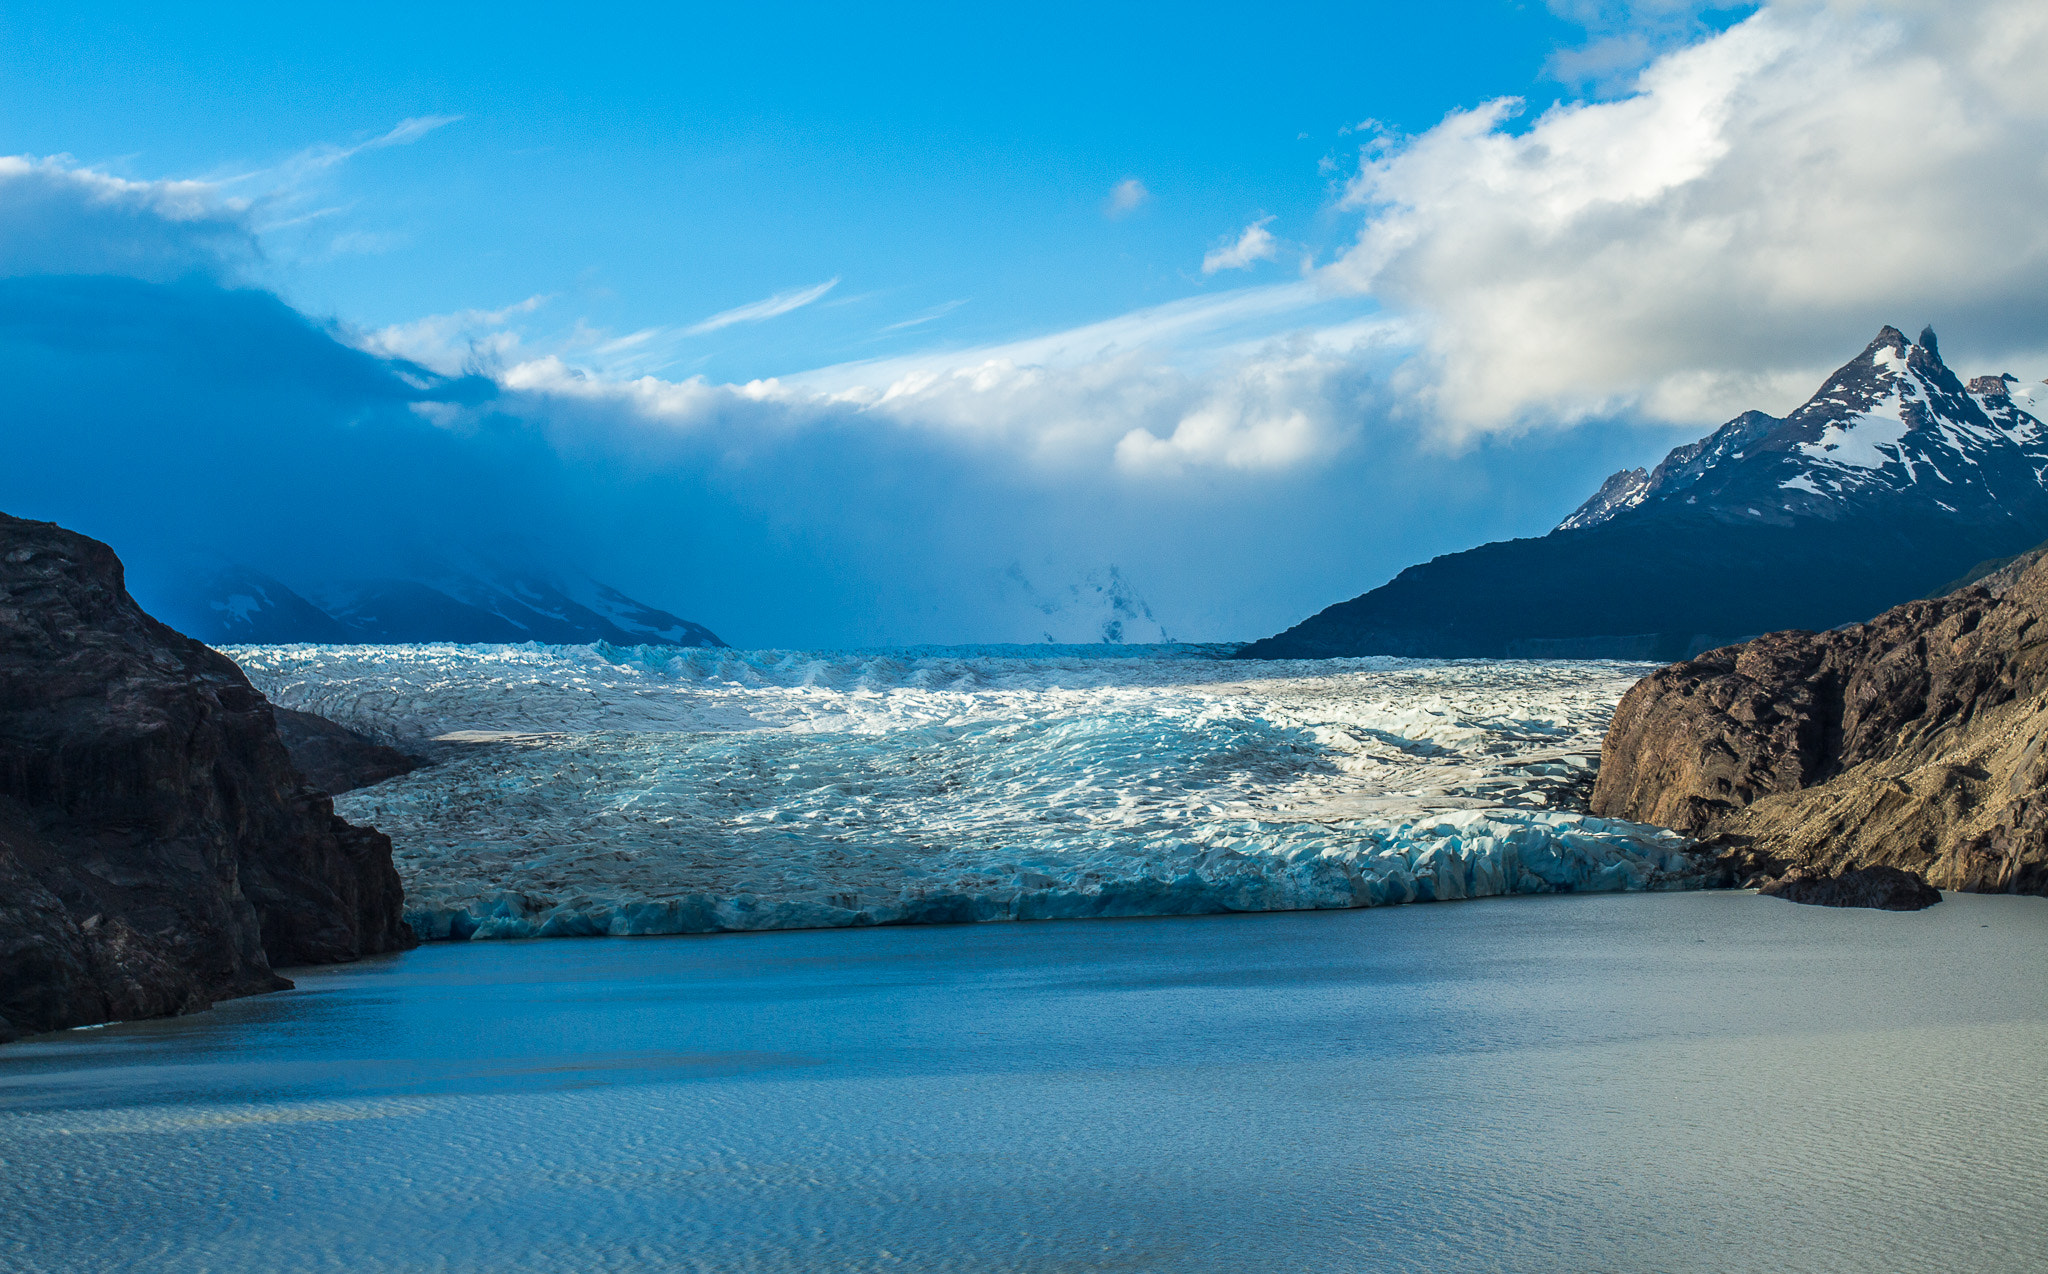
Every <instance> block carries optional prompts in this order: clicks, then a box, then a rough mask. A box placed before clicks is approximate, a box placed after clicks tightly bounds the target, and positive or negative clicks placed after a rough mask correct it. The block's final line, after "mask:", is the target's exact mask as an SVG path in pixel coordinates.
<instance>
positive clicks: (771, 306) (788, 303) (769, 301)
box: [683, 275, 839, 336]
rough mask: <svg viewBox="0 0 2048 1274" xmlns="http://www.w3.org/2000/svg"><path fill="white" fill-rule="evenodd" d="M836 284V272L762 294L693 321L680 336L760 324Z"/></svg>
mask: <svg viewBox="0 0 2048 1274" xmlns="http://www.w3.org/2000/svg"><path fill="white" fill-rule="evenodd" d="M838 286H839V279H838V276H836V275H835V276H834V277H832V278H829V279H827V280H825V281H824V282H823V283H813V284H812V285H811V286H809V287H805V288H791V289H789V290H788V291H786V292H777V293H776V294H775V295H774V296H764V297H762V298H761V299H760V300H758V301H749V302H747V303H746V304H745V305H735V306H733V307H732V308H731V309H729V310H720V311H719V312H718V313H716V314H713V315H712V316H711V317H710V318H707V319H703V320H701V321H699V322H696V323H692V324H691V325H690V326H688V327H686V328H684V329H683V335H685V336H702V335H703V334H704V333H706V332H715V331H717V330H719V329H720V328H723V327H731V326H733V325H734V324H735V323H762V322H766V321H767V320H769V319H772V318H780V317H781V316H782V315H784V314H787V313H789V312H790V311H791V310H800V309H802V308H803V307H805V306H806V305H809V304H811V303H812V302H813V301H816V300H818V299H819V298H821V297H823V296H824V295H825V294H826V293H827V292H830V291H831V290H832V289H833V288H836V287H838Z"/></svg>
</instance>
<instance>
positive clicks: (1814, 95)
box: [1324, 0, 2048, 436]
mask: <svg viewBox="0 0 2048 1274" xmlns="http://www.w3.org/2000/svg"><path fill="white" fill-rule="evenodd" d="M1636 90H1637V91H1636V92H1635V93H1634V94H1632V95H1631V96H1629V97H1626V98H1624V99H1621V100H1616V101H1604V102H1594V103H1577V104H1565V105H1561V106H1559V107H1557V108H1555V109H1553V110H1551V111H1549V112H1547V113H1546V114H1545V115H1543V116H1542V117H1541V118H1539V119H1537V120H1536V121H1535V122H1534V123H1533V124H1531V125H1529V126H1528V127H1526V128H1522V129H1519V130H1517V129H1515V128H1513V127H1511V126H1510V124H1509V121H1510V120H1511V119H1512V117H1513V115H1514V113H1515V111H1516V109H1517V106H1516V104H1515V103H1513V102H1511V101H1500V102H1493V103H1489V104H1487V105H1485V106H1482V107H1479V108H1477V109H1474V110H1470V111H1461V112H1457V113H1454V114H1453V115H1451V116H1450V117H1449V118H1448V119H1446V120H1445V121H1444V122H1443V123H1442V124H1440V125H1438V126H1437V127H1436V128H1433V129H1431V130H1430V131H1429V132H1427V133H1424V134H1423V135H1421V136H1419V137H1417V138H1414V139H1412V140H1411V141H1409V142H1408V143H1407V144H1406V145H1404V146H1400V147H1398V148H1396V149H1394V150H1392V151H1390V152H1389V153H1386V154H1384V155H1382V156H1380V157H1376V158H1372V159H1369V160H1368V161H1366V162H1365V163H1364V164H1363V166H1362V168H1361V170H1360V172H1359V174H1358V175H1357V177H1356V179H1355V180H1354V181H1353V182H1352V183H1351V185H1350V188H1349V191H1348V193H1347V196H1346V199H1345V204H1346V206H1348V207H1350V208H1353V209H1357V210H1359V211H1361V212H1363V213H1364V214H1365V216H1366V224H1365V226H1364V229H1363V231H1362V233H1361V234H1360V236H1359V238H1358V241H1357V243H1356V244H1355V245H1354V246H1353V247H1352V248H1351V249H1350V250H1349V251H1348V252H1347V253H1346V254H1345V255H1344V256H1343V257H1342V258H1341V259H1340V260H1339V261H1338V262H1336V263H1335V264H1333V265H1332V266H1330V267H1328V268H1327V270H1326V271H1325V272H1324V278H1325V280H1326V281H1327V282H1329V283H1331V284H1333V285H1342V286H1348V287H1351V288H1354V289H1357V290H1359V291H1361V292H1369V293H1370V294H1372V295H1373V296H1375V297H1376V298H1378V299H1379V301H1380V302H1381V303H1382V304H1384V305H1387V306H1389V307H1390V308H1393V309H1395V310H1397V311H1399V312H1403V313H1405V314H1407V315H1409V316H1411V317H1412V318H1413V319H1414V320H1415V321H1416V322H1417V324H1418V326H1419V329H1420V331H1421V332H1422V333H1423V340H1424V354H1423V356H1422V357H1420V358H1419V359H1418V360H1417V361H1416V362H1415V363H1413V364H1412V365H1411V366H1410V367H1408V368H1407V369H1405V371H1404V374H1403V377H1402V383H1403V384H1404V385H1405V386H1406V387H1407V389H1408V390H1409V392H1410V393H1412V395H1413V396H1414V397H1415V399H1416V401H1417V404H1418V406H1420V407H1422V408H1426V409H1427V410H1429V411H1431V412H1434V413H1435V414H1436V415H1437V416H1438V417H1439V418H1440V420H1441V421H1442V422H1443V423H1444V426H1445V428H1446V430H1447V431H1448V433H1449V434H1451V435H1452V436H1460V435H1468V434H1470V433H1472V432H1474V431H1486V430H1498V429H1503V428H1513V427H1517V426H1520V425H1525V424H1528V423H1532V422H1542V421H1558V420H1570V419H1574V418H1577V417H1582V416H1585V415H1587V414H1591V413H1599V412H1631V411H1633V412H1642V413H1647V414H1650V415H1654V416H1659V417H1663V418H1666V419H1671V420H1681V421H1697V422H1701V423H1711V422H1716V421H1719V420H1721V419H1725V418H1726V417H1728V416H1731V415H1733V414H1734V413H1735V412H1736V411H1738V410H1741V409H1743V408H1746V407H1755V406H1761V407H1765V408H1769V409H1775V410H1783V409H1785V408H1788V407H1790V406H1792V405H1793V404H1794V403H1796V402H1797V401H1798V395H1800V394H1803V393H1804V392H1806V391H1807V390H1810V388H1811V386H1812V385H1813V384H1814V383H1815V381H1816V378H1817V377H1818V375H1819V374H1821V373H1822V372H1824V371H1825V370H1826V369H1827V368H1829V367H1832V366H1833V365H1835V364H1836V363H1838V362H1840V361H1841V359H1842V357H1843V354H1844V351H1845V350H1848V349H1854V348H1856V347H1857V346H1859V345H1860V344H1861V343H1862V342H1863V341H1865V340H1867V339H1868V338H1869V337H1870V335H1872V334H1873V333H1874V332H1875V330H1876V328H1877V327H1878V326H1879V325H1880V324H1881V323H1884V322H1894V323H1900V324H1909V325H1917V324H1918V323H1920V322H1923V321H1932V322H1933V323H1934V324H1935V325H1936V326H1937V327H1938V328H1939V329H1940V330H1941V331H1942V334H1943V337H1944V348H1945V349H1946V350H1948V351H1949V352H1950V353H1951V354H1952V355H1953V354H1955V353H1957V352H1959V351H1960V352H1961V353H1963V354H1964V355H1965V356H1977V357H1984V358H1990V357H2016V358H2038V357H2040V356H2041V355H2042V353H2043V352H2044V351H2048V218H2044V217H2043V216H2042V212H2041V210H2042V209H2043V208H2048V164H2044V163H2043V161H2042V158H2041V157H2042V156H2043V155H2048V9H2044V8H2043V7H2042V6H2040V5H2039V4H2038V3H2031V2H2028V0H1977V2H1975V3H1966V4H1952V5H1946V6H1942V7H1941V8H1939V9H1938V10H1937V9H1930V8H1923V7H1918V6H1908V5H1904V4H1881V3H1871V4H1859V3H1841V4H1833V5H1820V4H1794V5H1786V6H1779V7H1776V8H1773V9H1770V10H1766V11H1764V12H1763V13H1761V14H1759V15H1758V16H1756V17H1753V18H1751V19H1749V20H1747V21H1745V22H1743V23H1742V24H1740V25H1738V26H1736V27H1734V28H1732V29H1730V30H1728V31H1727V32H1725V33H1722V34H1720V35H1716V36H1713V37H1711V38H1709V39H1706V40H1703V41H1701V42H1699V43H1696V44H1694V45H1692V46H1690V47H1687V48H1684V49H1682V50H1679V51H1676V52H1672V53H1668V54H1665V55H1663V56H1661V57H1659V58H1658V59H1657V60H1656V61H1654V62H1653V63H1651V64H1650V65H1649V67H1648V68H1647V69H1645V70H1644V71H1643V73H1642V75H1641V77H1640V79H1639V81H1638V82H1637V85H1636ZM1979 370H1984V369H1979ZM1795 387H1797V388H1795Z"/></svg>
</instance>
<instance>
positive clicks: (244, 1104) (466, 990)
mask: <svg viewBox="0 0 2048 1274" xmlns="http://www.w3.org/2000/svg"><path fill="white" fill-rule="evenodd" d="M291 972H292V976H293V977H294V978H296V979H297V980H298V989H297V990H295V991H289V992H284V993H280V994H277V995H270V996H258V997H254V998H250V999H245V1000H236V1001H229V1002H227V1003H224V1004H222V1005H220V1006H218V1007H217V1008H215V1009H214V1010H212V1011H211V1012H207V1013H202V1014H198V1015H195V1016H192V1017H186V1018H176V1019H169V1020H164V1021H156V1022H141V1023H130V1024H125V1025H117V1026H112V1027H108V1028H105V1029H100V1030H84V1031H76V1032H65V1033H60V1034H57V1035H50V1036H42V1037H38V1038H35V1039H31V1040H28V1041H24V1042H22V1043H19V1044H15V1045H10V1046H8V1047H7V1048H6V1049H0V1268H4V1269H7V1270H10V1271H23V1272H24V1274H40V1272H42V1271H67V1272H70V1271H115V1270H121V1271H127V1270H141V1269H147V1270H152V1271H165V1272H168V1274H182V1272H185V1271H198V1270H213V1271H241V1270H263V1271H277V1270H315V1269H336V1270H350V1271H386V1270H393V1271H395V1270H421V1269H435V1270H448V1271H491V1272H493V1274H498V1272H506V1271H562V1270H579V1271H583V1270H590V1271H604V1270H647V1269H674V1270H701V1271H730V1270H760V1271H817V1270H835V1271H836V1270H844V1271H884V1270H958V1271H993V1272H1001V1271H1032V1272H1039V1271H1072V1270H1146V1271H1219V1272H1221V1271H1231V1272H1236V1271H1245V1270H1299V1271H1332V1272H1333V1274H1334V1272H1343V1274H1353V1272H1356V1271H1378V1270H1415V1271H1425V1270H1426V1271H1446V1270H1453V1271H1464V1270H1516V1271H1537V1270H1542V1271H1551V1270H1556V1271H1583V1270H1628V1271H1634V1270H1662V1271H1715V1272H1717V1274H1725V1272H1727V1271H1772V1272H1774V1274H1775V1272H1776V1271H1783V1270H1800V1271H1821V1272H1833V1271H1841V1272H1843V1274H1850V1272H1854V1274H1864V1272H1866V1271H1872V1270H1944V1271H2006V1270H2012V1271H2036V1270H2039V1269H2040V1268H2041V1254H2042V1253H2043V1252H2048V1213H2044V1211H2043V1210H2042V1208H2041V1206H2040V1201H2041V1200H2042V1199H2043V1198H2048V901H2043V900H2041V899H2035V898H2012V897H1984V896H1975V895H1954V894H1951V895H1949V896H1948V897H1947V899H1946V901H1944V902H1942V903H1940V904H1939V905H1937V906H1935V907H1932V908H1930V909H1928V910H1926V911H1923V912H1915V913H1905V914H1897V913H1885V912H1871V911H1854V910H1834V909H1829V908H1817V907H1800V906H1797V905H1795V904H1792V903H1788V902H1783V901H1780V900H1777V899H1771V898H1761V897H1757V896H1754V895H1751V894H1747V893H1738V892H1728V891H1708V892H1694V893H1673V894H1650V895H1642V894H1635V895H1615V894H1606V895H1598V896H1587V895H1578V896H1563V897H1539V898H1516V899H1506V900H1494V901H1479V902H1472V903H1464V904H1459V905H1457V906H1443V907H1395V908H1378V909H1372V910H1351V911H1325V912H1307V913H1293V914H1285V915H1259V916H1206V917H1186V918H1168V919H1159V920H1138V921H1119V922H1114V923H1093V924H1088V923H1077V924H1060V925H1014V924H1013V925H974V926H951V927H895V928H873V929H857V930H844V929H842V930H831V931H812V932H785V933H759V934H726V935H712V936H705V937H687V938H639V939H616V940H607V941H592V942H563V941H550V942H498V943H463V944H445V943H444V944H435V945H429V946H426V947H422V948H420V949H418V950H416V951H412V952H408V953H405V954H403V955H399V956H393V957H379V958H377V959H373V960H368V961H364V962H362V963H360V964H357V965H354V966H342V967H328V968H320V969H297V970H292V971H291Z"/></svg>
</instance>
